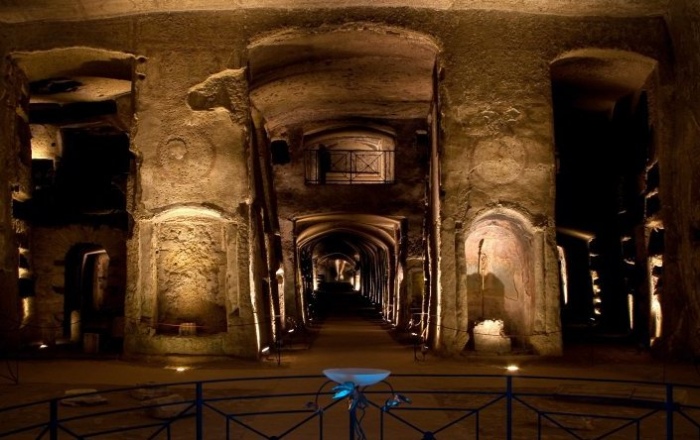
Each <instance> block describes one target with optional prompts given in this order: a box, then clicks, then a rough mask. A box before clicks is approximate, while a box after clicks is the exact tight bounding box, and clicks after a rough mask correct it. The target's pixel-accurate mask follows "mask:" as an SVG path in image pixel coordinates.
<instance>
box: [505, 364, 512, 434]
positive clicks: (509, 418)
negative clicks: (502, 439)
mask: <svg viewBox="0 0 700 440" xmlns="http://www.w3.org/2000/svg"><path fill="white" fill-rule="evenodd" d="M512 438H513V376H506V440H511V439H512Z"/></svg>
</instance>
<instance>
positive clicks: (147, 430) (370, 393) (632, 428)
mask: <svg viewBox="0 0 700 440" xmlns="http://www.w3.org/2000/svg"><path fill="white" fill-rule="evenodd" d="M328 383H329V382H328V381H327V380H326V379H325V377H324V376H321V375H306V376H273V377H244V378H228V379H218V380H208V381H197V382H177V383H167V384H151V383H149V384H141V385H138V386H135V387H129V388H117V389H106V390H98V391H97V394H96V393H94V392H90V393H84V394H78V395H70V396H60V397H56V398H52V399H47V400H42V401H38V402H31V403H23V404H17V405H12V406H6V407H2V408H0V438H11V439H24V438H27V439H30V438H31V439H51V440H58V439H91V438H109V439H119V438H124V439H127V438H128V439H134V438H144V439H156V438H158V439H197V440H201V439H209V438H211V439H223V438H225V439H237V438H242V437H244V436H245V438H261V439H282V438H290V439H294V438H301V437H303V438H318V439H323V438H324V437H326V438H332V439H338V438H347V437H348V435H349V436H350V439H351V440H357V439H360V438H364V433H365V432H367V433H370V432H371V433H373V435H371V436H369V438H379V439H384V438H387V439H395V438H400V439H411V438H413V439H423V440H431V439H437V438H441V439H455V438H470V439H471V438H474V439H479V438H484V439H494V438H503V439H508V440H511V439H530V438H532V439H546V438H556V439H569V438H570V439H587V440H588V439H615V440H617V439H664V438H665V439H674V438H675V439H692V438H695V439H700V406H699V404H698V403H699V402H700V386H698V385H689V384H670V383H662V382H641V381H624V380H605V379H587V378H570V377H548V376H526V375H518V374H514V375H474V374H420V375H418V374H394V375H392V376H391V377H390V378H389V379H388V380H387V381H384V382H381V383H378V384H376V385H372V386H370V387H366V388H364V389H363V390H362V391H363V395H364V396H365V397H366V405H363V406H362V407H361V408H360V410H359V411H358V412H357V414H353V417H355V418H356V419H355V420H354V422H353V421H351V420H350V418H349V414H348V406H346V405H339V403H341V402H343V401H345V400H346V399H345V398H342V399H334V395H333V392H332V391H331V390H327V389H326V388H327V387H325V385H326V384H328ZM319 384H321V386H320V388H319ZM144 391H145V393H144ZM149 391H154V393H151V394H149V393H148V392H149ZM155 391H158V394H157V396H156V397H153V398H151V399H144V400H135V399H136V397H134V396H136V395H139V396H140V397H139V398H142V399H143V396H144V395H150V396H152V395H156V394H155ZM138 392H140V393H138ZM96 396H99V397H100V399H95V397H96ZM158 396H160V397H158ZM173 396H175V397H173ZM397 396H400V397H401V399H402V402H407V400H408V399H404V396H407V397H409V398H410V400H411V402H410V403H406V404H404V403H402V404H400V405H398V404H397V405H396V406H394V405H389V404H388V403H389V402H390V401H392V400H391V399H392V398H393V399H394V400H393V401H397V400H396V397H397ZM81 398H84V399H85V400H84V402H85V403H84V406H82V405H80V404H76V403H75V402H81ZM387 398H388V399H387ZM91 402H92V403H95V402H97V403H96V404H95V405H94V406H92V405H91V404H90V403H91ZM66 403H71V404H72V405H71V406H69V405H66ZM363 403H364V402H363ZM351 422H352V423H354V425H350V429H348V428H349V423H351ZM359 423H362V424H363V425H364V427H363V428H362V429H359V430H358V429H355V428H354V427H359ZM348 432H349V433H350V434H348ZM360 433H361V436H360ZM375 433H376V434H375Z"/></svg>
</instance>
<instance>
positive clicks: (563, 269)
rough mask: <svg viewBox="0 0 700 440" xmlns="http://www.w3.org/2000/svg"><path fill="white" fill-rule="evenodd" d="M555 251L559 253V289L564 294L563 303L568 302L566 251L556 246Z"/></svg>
mask: <svg viewBox="0 0 700 440" xmlns="http://www.w3.org/2000/svg"><path fill="white" fill-rule="evenodd" d="M557 252H558V254H559V273H560V274H561V291H562V295H563V296H564V304H568V303H569V277H568V271H567V266H566V253H565V252H564V248H563V247H561V246H557Z"/></svg>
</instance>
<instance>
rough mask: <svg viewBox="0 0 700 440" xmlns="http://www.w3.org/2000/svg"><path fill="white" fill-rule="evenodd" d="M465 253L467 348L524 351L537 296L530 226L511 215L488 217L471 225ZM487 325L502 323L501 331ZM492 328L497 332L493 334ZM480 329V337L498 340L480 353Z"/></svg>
mask: <svg viewBox="0 0 700 440" xmlns="http://www.w3.org/2000/svg"><path fill="white" fill-rule="evenodd" d="M464 251H465V255H464V258H465V262H466V273H467V278H466V279H467V307H468V310H469V323H468V324H467V328H468V331H469V332H470V341H469V344H468V347H469V348H474V349H476V350H477V351H479V350H480V349H481V350H486V351H499V352H503V351H510V350H511V349H512V350H516V349H517V350H529V349H530V343H529V336H530V335H531V334H532V329H533V315H534V310H533V309H534V307H535V295H536V291H537V290H536V286H535V275H534V272H535V270H536V264H535V261H534V258H535V257H534V251H533V233H532V231H530V225H529V223H528V222H526V221H525V220H524V219H523V218H522V217H521V216H520V215H518V214H516V213H514V212H507V211H503V212H490V213H488V214H486V215H484V216H482V217H481V218H480V219H478V220H477V221H475V222H474V224H473V225H472V227H471V228H470V230H469V231H468V235H467V236H466V240H465V245H464ZM488 321H493V322H497V323H501V322H502V326H501V325H500V324H496V323H491V322H488ZM487 322H488V323H487ZM485 323H486V324H485ZM484 325H486V326H487V327H489V328H488V329H487V328H485V327H484ZM494 326H498V330H497V331H496V333H493V332H494V328H493V327H494ZM475 328H476V330H475ZM479 328H483V330H482V332H484V333H483V334H488V335H489V336H498V337H497V338H490V339H491V340H492V341H491V342H492V344H488V346H481V347H479V342H480V341H481V340H482V339H483V338H481V336H482V334H480V333H479ZM475 343H476V344H475Z"/></svg>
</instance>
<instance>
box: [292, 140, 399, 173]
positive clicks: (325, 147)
mask: <svg viewBox="0 0 700 440" xmlns="http://www.w3.org/2000/svg"><path fill="white" fill-rule="evenodd" d="M395 143H396V142H395V138H394V135H393V133H390V132H384V131H379V130H367V129H353V128H346V129H340V130H330V131H323V132H321V133H318V134H311V135H307V136H305V139H304V170H305V171H304V173H305V180H306V183H309V184H318V185H325V184H340V185H358V184H388V183H394V153H395Z"/></svg>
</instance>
